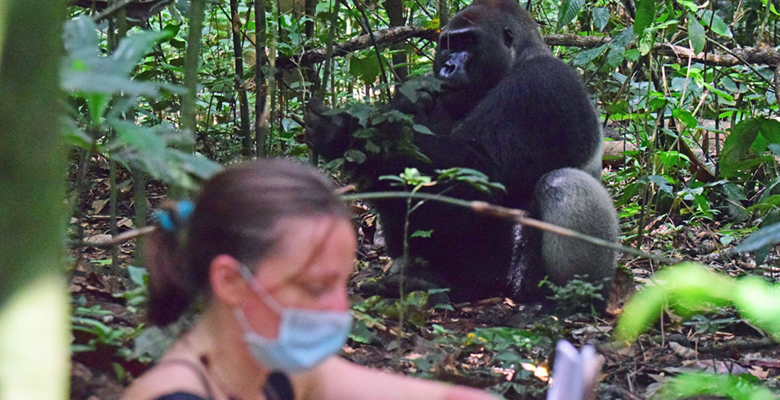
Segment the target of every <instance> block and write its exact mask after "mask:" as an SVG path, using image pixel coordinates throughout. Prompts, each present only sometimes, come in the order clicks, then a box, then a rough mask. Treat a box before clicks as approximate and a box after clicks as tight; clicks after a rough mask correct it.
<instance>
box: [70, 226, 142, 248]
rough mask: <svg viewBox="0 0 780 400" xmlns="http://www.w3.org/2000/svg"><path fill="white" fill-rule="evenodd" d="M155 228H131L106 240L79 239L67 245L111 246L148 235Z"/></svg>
mask: <svg viewBox="0 0 780 400" xmlns="http://www.w3.org/2000/svg"><path fill="white" fill-rule="evenodd" d="M155 229H157V227H156V226H145V227H143V228H138V229H133V230H130V231H127V232H123V233H121V234H119V235H116V236H114V237H112V238H111V239H108V240H102V241H97V240H96V241H89V240H79V241H73V242H70V243H69V247H99V248H105V247H111V246H116V245H118V244H121V243H124V242H126V241H128V240H130V239H135V238H137V237H139V236H144V235H148V234H150V233H152V232H154V231H155Z"/></svg>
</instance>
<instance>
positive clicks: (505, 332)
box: [463, 327, 547, 362]
mask: <svg viewBox="0 0 780 400" xmlns="http://www.w3.org/2000/svg"><path fill="white" fill-rule="evenodd" d="M545 340H547V339H545V338H542V337H541V336H539V335H538V334H536V333H533V332H531V331H528V330H525V329H515V328H507V327H495V328H476V329H474V331H473V332H471V333H469V334H467V335H466V338H465V339H463V344H464V345H466V346H470V345H477V346H482V347H485V348H486V349H488V350H490V351H493V352H497V353H501V352H503V351H504V350H507V349H509V348H514V349H522V348H524V349H531V347H532V346H534V345H539V344H540V343H542V342H544V341H545ZM516 361H517V360H512V362H516ZM524 361H525V360H524Z"/></svg>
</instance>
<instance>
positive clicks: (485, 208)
mask: <svg viewBox="0 0 780 400" xmlns="http://www.w3.org/2000/svg"><path fill="white" fill-rule="evenodd" d="M341 198H342V199H343V200H345V201H351V200H358V199H361V200H362V199H390V198H402V199H407V198H415V199H421V200H436V201H440V202H443V203H447V204H452V205H455V206H460V207H464V208H469V209H471V210H473V211H475V212H479V213H484V214H490V215H494V216H496V217H499V218H506V219H512V220H514V221H515V222H517V223H519V224H523V225H526V226H531V227H534V228H537V229H541V230H543V231H547V232H552V233H555V234H558V235H561V236H565V237H570V238H573V239H578V240H582V241H584V242H588V243H591V244H594V245H597V246H601V247H607V248H610V249H613V250H618V251H622V252H624V253H628V254H634V255H637V256H641V257H645V258H649V259H652V260H656V261H659V262H662V263H666V264H676V263H679V262H680V261H681V260H677V259H673V258H669V257H664V256H659V255H656V254H651V253H645V252H644V251H642V250H639V249H635V248H633V247H626V246H621V245H619V244H617V243H612V242H608V241H606V240H602V239H599V238H596V237H593V236H588V235H585V234H582V233H579V232H576V231H573V230H571V229H568V228H563V227H560V226H557V225H553V224H550V223H547V222H544V221H539V220H538V219H533V218H529V217H527V216H526V215H527V213H526V211H524V210H519V209H516V208H508V207H502V206H497V205H495V204H490V203H487V202H484V201H469V200H461V199H456V198H453V197H447V196H442V195H435V194H428V193H408V192H373V193H357V194H349V195H344V196H341Z"/></svg>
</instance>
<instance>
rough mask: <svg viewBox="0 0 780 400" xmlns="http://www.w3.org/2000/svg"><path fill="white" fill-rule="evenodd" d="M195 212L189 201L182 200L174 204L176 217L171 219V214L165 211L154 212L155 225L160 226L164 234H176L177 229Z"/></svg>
mask: <svg viewBox="0 0 780 400" xmlns="http://www.w3.org/2000/svg"><path fill="white" fill-rule="evenodd" d="M194 210H195V204H193V203H192V202H191V201H189V200H182V201H180V202H178V203H176V216H175V218H171V214H170V213H169V212H167V211H166V210H156V211H155V212H154V218H155V219H156V220H157V224H158V225H160V228H162V229H163V230H164V231H166V232H170V233H173V232H176V231H177V230H178V228H179V227H180V226H181V225H183V224H184V222H186V221H187V220H188V219H189V218H190V215H192V212H193V211H194ZM174 219H175V220H176V222H174Z"/></svg>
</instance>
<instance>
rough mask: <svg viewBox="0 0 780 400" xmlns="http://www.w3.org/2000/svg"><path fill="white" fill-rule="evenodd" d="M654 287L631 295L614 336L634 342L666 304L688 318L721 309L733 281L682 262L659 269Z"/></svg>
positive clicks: (700, 267) (729, 294)
mask: <svg viewBox="0 0 780 400" xmlns="http://www.w3.org/2000/svg"><path fill="white" fill-rule="evenodd" d="M655 281H656V282H655V284H654V285H652V286H647V287H645V288H644V289H642V291H640V292H639V293H637V294H636V295H634V296H632V297H631V299H630V300H629V301H628V304H626V306H625V307H624V308H623V312H622V313H621V314H620V318H619V319H618V325H617V327H616V328H615V334H616V336H617V337H618V338H620V339H622V340H627V341H630V342H633V341H634V340H635V339H636V338H637V337H638V336H639V335H640V334H641V333H642V332H644V331H645V330H646V329H647V328H648V327H649V326H650V325H651V324H652V323H653V322H655V320H656V319H658V317H659V316H660V315H661V312H662V310H663V309H664V305H665V304H667V302H668V304H669V305H670V306H671V307H672V308H674V309H675V310H676V312H677V313H678V314H679V315H681V316H683V317H687V316H689V315H691V314H692V312H693V311H695V310H702V309H707V308H711V307H713V306H723V305H726V304H728V303H729V302H730V301H731V300H732V296H733V294H734V293H735V290H736V285H735V282H734V281H733V280H732V279H730V278H727V277H724V276H722V275H719V274H716V273H714V272H711V271H709V270H707V269H706V268H705V267H704V266H702V265H699V264H694V263H682V264H678V265H674V266H670V267H667V268H664V269H663V270H661V271H660V272H659V273H658V274H657V275H656V279H655Z"/></svg>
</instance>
